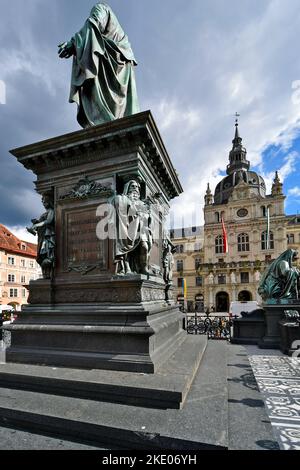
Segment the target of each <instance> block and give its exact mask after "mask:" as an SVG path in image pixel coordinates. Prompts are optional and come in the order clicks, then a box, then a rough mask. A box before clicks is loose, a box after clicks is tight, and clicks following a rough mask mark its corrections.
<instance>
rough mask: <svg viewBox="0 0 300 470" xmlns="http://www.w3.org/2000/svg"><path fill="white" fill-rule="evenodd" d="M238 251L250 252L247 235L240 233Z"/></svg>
mask: <svg viewBox="0 0 300 470" xmlns="http://www.w3.org/2000/svg"><path fill="white" fill-rule="evenodd" d="M237 241H238V251H239V252H244V251H250V243H249V235H248V234H247V233H240V235H239V236H238V240H237Z"/></svg>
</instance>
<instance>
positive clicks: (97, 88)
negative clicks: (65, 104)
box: [70, 3, 139, 128]
mask: <svg viewBox="0 0 300 470" xmlns="http://www.w3.org/2000/svg"><path fill="white" fill-rule="evenodd" d="M72 42H73V45H74V49H75V51H76V52H75V56H74V59H73V70H72V79H71V92H70V102H71V103H72V102H75V103H77V105H78V116H77V119H78V122H79V124H80V125H81V126H82V127H83V128H85V127H90V126H94V125H97V124H101V123H103V122H107V121H112V120H114V119H118V118H121V117H124V116H129V115H132V114H135V113H138V112H139V104H138V97H137V91H136V82H135V74H134V66H135V65H137V63H136V60H135V57H134V55H133V52H132V49H131V46H130V43H129V41H128V37H127V36H126V34H125V33H124V31H123V29H122V27H121V25H120V23H119V22H118V20H117V18H116V16H115V14H114V13H113V11H112V10H111V8H110V7H109V6H108V5H105V4H102V3H98V4H97V5H96V6H94V8H93V9H92V11H91V14H90V17H89V18H88V19H87V21H86V23H85V25H84V27H83V28H82V29H81V30H80V31H79V32H78V33H77V34H75V36H74V37H73V38H72Z"/></svg>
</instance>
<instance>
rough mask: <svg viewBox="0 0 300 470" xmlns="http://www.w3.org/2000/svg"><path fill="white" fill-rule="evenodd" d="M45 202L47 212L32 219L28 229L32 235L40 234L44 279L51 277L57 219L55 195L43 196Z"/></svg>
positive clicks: (39, 253) (40, 252)
mask: <svg viewBox="0 0 300 470" xmlns="http://www.w3.org/2000/svg"><path fill="white" fill-rule="evenodd" d="M42 201H43V204H44V207H45V209H46V212H45V213H44V214H42V215H41V217H40V218H39V219H32V221H31V222H32V224H33V225H32V227H27V231H28V232H29V233H31V234H32V235H38V248H37V259H36V260H37V263H38V264H39V265H40V266H41V268H42V272H43V277H44V279H51V278H52V275H53V269H54V259H55V219H54V217H55V216H54V204H53V195H52V194H50V193H48V194H44V196H43V199H42Z"/></svg>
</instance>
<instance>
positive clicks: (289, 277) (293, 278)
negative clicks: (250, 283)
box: [258, 249, 300, 302]
mask: <svg viewBox="0 0 300 470" xmlns="http://www.w3.org/2000/svg"><path fill="white" fill-rule="evenodd" d="M297 259H298V252H297V251H295V250H291V249H289V250H287V251H285V252H284V253H282V255H280V256H279V257H278V258H277V259H276V260H275V261H273V263H271V264H270V266H269V267H268V269H267V270H266V272H265V274H264V275H263V277H262V279H261V282H260V285H259V288H258V293H259V294H260V295H261V297H262V299H263V300H264V301H274V300H276V301H278V302H279V301H281V300H285V301H286V300H297V299H298V298H299V279H300V272H299V270H298V269H297V268H294V267H293V264H292V263H293V262H294V261H296V260H297Z"/></svg>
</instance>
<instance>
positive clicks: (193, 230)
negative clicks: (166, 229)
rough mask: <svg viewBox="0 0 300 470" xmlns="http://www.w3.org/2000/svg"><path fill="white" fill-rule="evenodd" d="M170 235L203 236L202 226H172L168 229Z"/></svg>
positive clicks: (173, 236) (183, 236)
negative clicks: (172, 227)
mask: <svg viewBox="0 0 300 470" xmlns="http://www.w3.org/2000/svg"><path fill="white" fill-rule="evenodd" d="M170 237H171V238H172V239H174V238H191V237H199V238H203V237H204V227H203V226H201V227H184V228H174V229H171V230H170Z"/></svg>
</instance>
